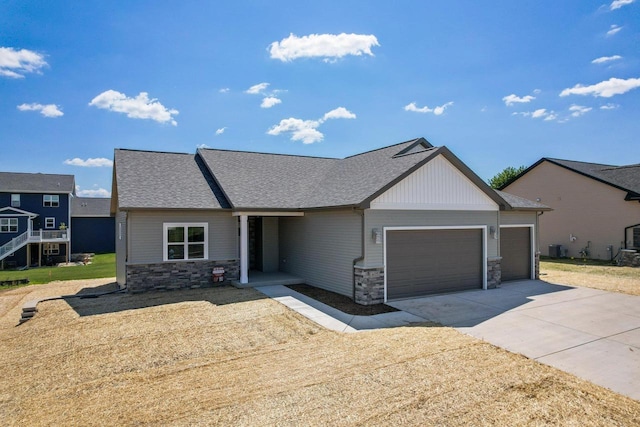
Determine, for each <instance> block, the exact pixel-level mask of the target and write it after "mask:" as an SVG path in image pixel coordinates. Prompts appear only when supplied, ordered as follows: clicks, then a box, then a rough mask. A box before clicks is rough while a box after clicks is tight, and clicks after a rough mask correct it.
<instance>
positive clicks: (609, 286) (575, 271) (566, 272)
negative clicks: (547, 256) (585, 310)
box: [540, 261, 640, 295]
mask: <svg viewBox="0 0 640 427" xmlns="http://www.w3.org/2000/svg"><path fill="white" fill-rule="evenodd" d="M540 273H541V275H540V278H541V279H542V280H544V281H545V282H549V283H555V284H562V285H573V286H584V287H587V288H595V289H602V290H604V291H610V292H620V293H623V294H629V295H640V268H634V267H617V266H614V265H583V264H580V263H579V262H578V263H572V262H566V263H563V262H557V261H556V262H550V261H541V262H540Z"/></svg>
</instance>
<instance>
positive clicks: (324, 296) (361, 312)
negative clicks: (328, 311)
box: [287, 285, 398, 316]
mask: <svg viewBox="0 0 640 427" xmlns="http://www.w3.org/2000/svg"><path fill="white" fill-rule="evenodd" d="M287 287H288V288H289V289H293V290H294V291H296V292H300V293H301V294H303V295H306V296H308V297H309V298H313V299H314V300H316V301H320V302H321V303H324V304H327V305H328V306H331V307H333V308H336V309H338V310H340V311H342V312H343V313H347V314H353V315H356V316H373V315H374V314H382V313H392V312H394V311H398V310H397V309H395V308H393V307H391V306H388V305H386V304H375V305H360V304H356V303H355V302H353V300H352V299H351V298H349V297H347V296H344V295H340V294H336V293H335V292H331V291H327V290H324V289H320V288H315V287H313V286H309V285H287Z"/></svg>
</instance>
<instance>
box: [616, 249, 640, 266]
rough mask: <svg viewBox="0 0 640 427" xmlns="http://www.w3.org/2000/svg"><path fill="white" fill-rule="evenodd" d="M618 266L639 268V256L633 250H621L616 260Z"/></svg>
mask: <svg viewBox="0 0 640 427" xmlns="http://www.w3.org/2000/svg"><path fill="white" fill-rule="evenodd" d="M618 266H620V267H640V254H638V251H636V250H633V249H623V250H621V251H620V257H619V258H618Z"/></svg>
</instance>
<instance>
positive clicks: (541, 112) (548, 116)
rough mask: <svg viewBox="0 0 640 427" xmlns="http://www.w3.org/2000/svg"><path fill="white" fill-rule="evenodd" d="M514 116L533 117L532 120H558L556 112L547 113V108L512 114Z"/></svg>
mask: <svg viewBox="0 0 640 427" xmlns="http://www.w3.org/2000/svg"><path fill="white" fill-rule="evenodd" d="M512 115H513V116H523V117H531V118H532V119H544V120H545V121H551V120H555V119H557V118H558V115H557V114H556V113H555V112H554V111H547V109H546V108H538V109H537V110H535V111H526V112H520V113H512Z"/></svg>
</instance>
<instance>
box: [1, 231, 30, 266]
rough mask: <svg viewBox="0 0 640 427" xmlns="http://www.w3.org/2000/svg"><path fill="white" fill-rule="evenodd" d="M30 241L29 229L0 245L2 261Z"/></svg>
mask: <svg viewBox="0 0 640 427" xmlns="http://www.w3.org/2000/svg"><path fill="white" fill-rule="evenodd" d="M27 243H29V231H25V232H24V233H22V234H21V235H19V236H18V237H14V238H13V239H11V240H10V241H8V242H7V243H5V244H4V245H2V246H0V261H2V260H3V259H5V258H6V257H8V256H9V255H11V254H12V253H14V252H15V251H17V250H18V249H20V248H22V247H23V246H24V245H26V244H27Z"/></svg>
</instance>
